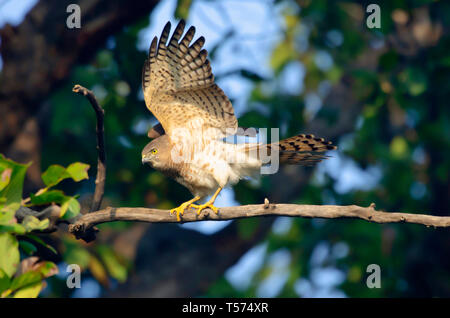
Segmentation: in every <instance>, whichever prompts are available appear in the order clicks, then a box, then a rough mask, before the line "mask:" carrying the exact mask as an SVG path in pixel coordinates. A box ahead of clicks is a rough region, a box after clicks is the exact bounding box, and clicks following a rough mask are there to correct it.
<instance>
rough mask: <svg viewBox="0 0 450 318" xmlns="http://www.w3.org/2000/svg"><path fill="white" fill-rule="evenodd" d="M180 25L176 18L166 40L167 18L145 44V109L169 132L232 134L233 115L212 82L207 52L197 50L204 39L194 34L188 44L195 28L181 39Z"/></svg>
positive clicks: (222, 95) (235, 126) (212, 77)
mask: <svg viewBox="0 0 450 318" xmlns="http://www.w3.org/2000/svg"><path fill="white" fill-rule="evenodd" d="M184 27H185V22H184V21H183V20H181V21H180V23H179V24H178V25H177V27H176V28H175V31H174V33H173V35H172V38H171V39H170V41H169V42H168V43H167V40H168V38H169V33H170V22H169V23H167V24H166V26H165V27H164V29H163V31H162V34H161V36H160V39H159V42H158V39H157V37H155V38H154V39H153V41H152V43H151V45H150V50H149V55H148V59H147V60H146V61H145V64H144V67H143V70H142V88H143V91H144V98H145V103H146V105H147V108H148V109H149V110H150V111H151V112H152V113H153V114H154V115H155V117H156V118H157V119H158V120H159V122H160V123H161V124H162V126H163V128H164V130H165V132H166V134H168V135H169V136H171V135H172V134H173V133H174V130H175V129H178V128H188V129H203V130H205V129H207V130H208V133H209V134H210V136H211V137H220V136H226V135H229V134H233V133H234V132H235V131H236V129H237V119H236V117H235V115H234V110H233V106H232V105H231V102H230V101H229V99H228V98H227V96H226V95H225V93H224V92H223V91H222V90H221V89H220V87H219V86H218V85H217V84H215V83H214V75H213V74H212V71H211V65H210V62H209V60H208V59H207V54H208V53H207V51H206V50H205V49H202V46H203V44H204V42H205V39H204V38H203V37H200V38H198V39H197V40H196V41H195V42H194V43H193V44H192V45H190V46H189V44H190V43H191V41H192V39H193V37H194V34H195V28H194V27H191V28H189V30H188V31H187V32H186V34H185V35H184V37H183V38H182V35H183V32H184ZM180 39H181V40H180Z"/></svg>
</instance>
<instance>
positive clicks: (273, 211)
mask: <svg viewBox="0 0 450 318" xmlns="http://www.w3.org/2000/svg"><path fill="white" fill-rule="evenodd" d="M256 216H290V217H306V218H327V219H335V218H353V219H363V220H366V221H369V222H375V223H399V222H402V223H415V224H421V225H425V226H434V227H450V216H433V215H425V214H412V213H401V212H381V211H376V210H375V205H374V204H371V205H370V206H369V207H360V206H357V205H348V206H337V205H303V204H271V203H269V204H268V203H267V202H266V203H265V204H255V205H244V206H235V207H224V208H220V209H219V213H218V214H215V213H213V212H212V211H211V210H209V209H205V210H203V211H202V212H201V213H200V215H197V214H196V213H195V212H194V210H189V211H186V213H185V214H184V215H183V217H182V222H196V221H204V220H214V221H223V220H232V219H239V218H249V217H256ZM113 221H135V222H150V223H176V222H177V219H176V217H175V216H173V215H170V213H169V211H168V210H159V209H148V208H126V207H121V208H112V207H109V208H106V209H104V210H100V211H96V212H95V213H89V214H85V215H83V216H82V217H81V218H79V219H78V220H77V221H76V222H75V223H74V224H71V225H70V226H69V231H70V232H71V233H73V234H74V235H76V236H77V237H82V235H83V232H84V231H86V230H88V229H89V228H91V227H93V226H94V225H97V224H100V223H106V222H113Z"/></svg>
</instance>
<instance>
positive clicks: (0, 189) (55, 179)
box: [0, 154, 89, 298]
mask: <svg viewBox="0 0 450 318" xmlns="http://www.w3.org/2000/svg"><path fill="white" fill-rule="evenodd" d="M28 166H29V165H22V164H18V163H16V162H13V161H12V160H9V159H6V158H5V157H4V156H3V155H1V154H0V175H1V183H0V256H1V257H0V296H1V297H15V298H23V297H26V298H29V297H37V296H38V295H39V293H40V291H41V290H42V289H43V287H44V284H45V282H44V280H45V279H46V278H48V277H50V276H53V275H55V274H56V273H57V272H58V268H57V266H56V264H55V263H53V262H50V261H41V260H40V259H39V258H38V257H35V256H31V255H33V254H34V253H35V252H36V251H37V248H36V246H35V245H34V244H38V245H41V246H44V247H46V248H48V249H50V250H51V251H52V252H54V253H56V250H55V249H54V248H53V247H51V246H50V245H48V244H47V243H45V242H44V241H43V240H42V239H41V238H39V237H38V236H36V235H35V234H34V233H39V232H40V231H43V230H45V229H47V228H48V227H49V225H50V221H49V219H48V218H44V219H42V220H40V219H38V218H37V217H35V216H33V215H26V216H25V217H24V218H23V220H22V221H21V222H20V223H19V222H18V221H17V219H16V217H15V213H16V211H17V210H18V209H19V208H20V207H21V206H23V205H25V203H26V202H30V203H28V204H26V205H27V206H43V205H47V206H48V205H50V204H58V205H60V206H61V214H60V216H61V217H62V218H66V219H68V218H73V217H75V216H76V215H77V214H78V213H79V212H80V205H79V203H78V201H77V200H76V199H75V198H74V197H71V196H67V195H65V194H64V193H63V192H62V191H61V190H50V191H49V189H50V188H51V187H54V186H56V185H58V183H60V182H61V181H62V180H64V179H67V178H72V179H73V180H74V181H77V182H78V181H81V180H83V179H87V178H88V175H87V170H88V169H89V166H88V165H86V164H82V163H79V162H77V163H74V164H71V165H69V166H68V167H67V168H64V167H62V166H58V165H54V166H50V167H49V168H48V169H47V170H46V171H45V172H44V173H43V174H42V179H43V181H44V183H45V185H46V187H45V188H43V189H40V190H39V191H38V192H37V193H36V194H31V195H30V198H27V199H24V200H23V199H22V187H23V181H24V178H25V173H26V171H27V168H28ZM32 242H33V243H32ZM20 250H22V251H23V256H21V253H20Z"/></svg>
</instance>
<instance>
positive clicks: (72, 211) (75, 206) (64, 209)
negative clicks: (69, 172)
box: [59, 197, 80, 220]
mask: <svg viewBox="0 0 450 318" xmlns="http://www.w3.org/2000/svg"><path fill="white" fill-rule="evenodd" d="M78 213H80V203H78V201H77V199H75V198H73V197H68V199H67V200H66V201H65V202H64V203H63V204H62V205H61V212H60V215H59V216H60V217H61V218H63V219H65V220H68V219H71V218H73V217H75V216H77V215H78Z"/></svg>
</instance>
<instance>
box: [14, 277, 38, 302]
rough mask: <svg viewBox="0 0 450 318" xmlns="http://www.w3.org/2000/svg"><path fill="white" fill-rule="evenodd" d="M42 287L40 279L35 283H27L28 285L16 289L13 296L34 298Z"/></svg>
mask: <svg viewBox="0 0 450 318" xmlns="http://www.w3.org/2000/svg"><path fill="white" fill-rule="evenodd" d="M42 287H43V282H42V281H40V282H38V283H35V284H33V285H28V286H26V287H24V288H22V289H20V290H18V291H17V292H16V293H15V294H14V295H13V297H14V298H36V297H37V296H38V295H39V293H40V292H41V289H42Z"/></svg>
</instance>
